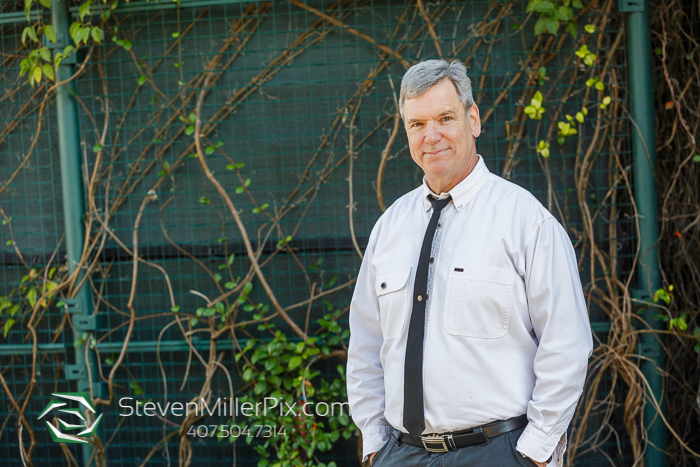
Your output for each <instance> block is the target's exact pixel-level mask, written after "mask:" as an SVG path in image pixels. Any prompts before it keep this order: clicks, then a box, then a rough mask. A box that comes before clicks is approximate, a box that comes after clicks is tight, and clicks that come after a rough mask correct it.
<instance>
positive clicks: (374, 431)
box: [362, 425, 394, 462]
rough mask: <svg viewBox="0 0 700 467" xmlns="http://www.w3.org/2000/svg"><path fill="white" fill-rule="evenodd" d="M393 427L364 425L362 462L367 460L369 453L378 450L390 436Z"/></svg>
mask: <svg viewBox="0 0 700 467" xmlns="http://www.w3.org/2000/svg"><path fill="white" fill-rule="evenodd" d="M392 431H394V428H393V427H392V426H390V425H373V426H366V427H365V429H364V430H362V462H367V459H369V455H370V454H372V453H373V452H377V451H379V450H380V449H381V448H382V447H383V446H384V445H385V444H386V442H387V441H388V440H389V438H391V432H392Z"/></svg>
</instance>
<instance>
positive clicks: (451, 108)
mask: <svg viewBox="0 0 700 467" xmlns="http://www.w3.org/2000/svg"><path fill="white" fill-rule="evenodd" d="M455 113H457V109H455V108H454V107H450V108H449V109H447V110H443V111H442V112H440V113H439V114H438V118H440V117H444V116H445V115H453V114H455ZM423 120H424V119H423V118H412V119H410V120H409V121H408V122H407V124H408V125H410V124H411V123H416V122H422V121H423Z"/></svg>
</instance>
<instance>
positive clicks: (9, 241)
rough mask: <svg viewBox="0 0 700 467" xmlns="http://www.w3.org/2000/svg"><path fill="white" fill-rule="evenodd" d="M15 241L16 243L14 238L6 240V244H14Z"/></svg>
mask: <svg viewBox="0 0 700 467" xmlns="http://www.w3.org/2000/svg"><path fill="white" fill-rule="evenodd" d="M14 243H15V242H13V241H12V240H8V241H6V242H5V245H12V244H14Z"/></svg>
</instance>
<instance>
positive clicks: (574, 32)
mask: <svg viewBox="0 0 700 467" xmlns="http://www.w3.org/2000/svg"><path fill="white" fill-rule="evenodd" d="M566 29H568V30H569V34H571V35H572V36H574V37H576V36H577V35H578V29H577V28H576V21H572V20H569V21H567V22H566Z"/></svg>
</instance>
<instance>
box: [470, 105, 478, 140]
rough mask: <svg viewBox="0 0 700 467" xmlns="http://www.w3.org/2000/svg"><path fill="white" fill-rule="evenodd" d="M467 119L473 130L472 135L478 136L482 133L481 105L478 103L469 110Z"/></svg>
mask: <svg viewBox="0 0 700 467" xmlns="http://www.w3.org/2000/svg"><path fill="white" fill-rule="evenodd" d="M467 120H468V121H469V126H470V127H471V130H472V136H474V138H478V137H479V135H480V134H481V118H479V107H477V105H476V104H474V105H472V106H471V107H470V108H469V110H467Z"/></svg>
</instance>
